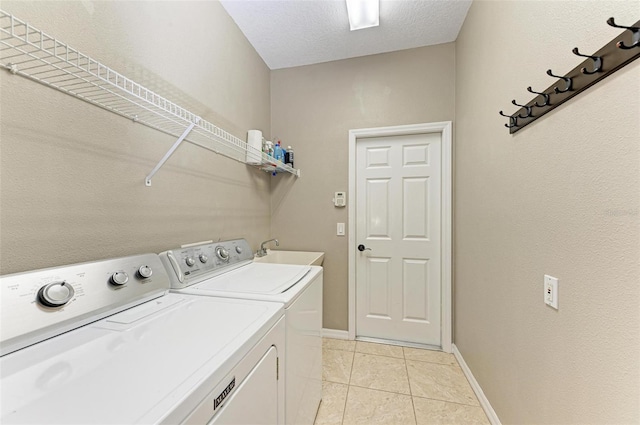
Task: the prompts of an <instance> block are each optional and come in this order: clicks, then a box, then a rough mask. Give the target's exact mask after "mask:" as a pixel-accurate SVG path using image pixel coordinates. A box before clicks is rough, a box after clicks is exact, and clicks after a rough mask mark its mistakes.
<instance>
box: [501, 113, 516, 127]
mask: <svg viewBox="0 0 640 425" xmlns="http://www.w3.org/2000/svg"><path fill="white" fill-rule="evenodd" d="M498 113H499V114H500V115H502V116H503V117H507V118H509V124H505V125H504V126H505V127H507V128H513V127H517V126H518V117H517V116H516V117H512V116H511V115H507V114H505V113H504V112H502V111H499V112H498Z"/></svg>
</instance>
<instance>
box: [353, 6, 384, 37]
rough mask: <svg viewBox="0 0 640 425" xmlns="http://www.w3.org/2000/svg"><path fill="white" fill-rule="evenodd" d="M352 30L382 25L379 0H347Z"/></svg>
mask: <svg viewBox="0 0 640 425" xmlns="http://www.w3.org/2000/svg"><path fill="white" fill-rule="evenodd" d="M346 1H347V13H348V14H349V26H350V27H351V31H355V30H361V29H363V28H371V27H377V26H378V25H380V3H379V0H346Z"/></svg>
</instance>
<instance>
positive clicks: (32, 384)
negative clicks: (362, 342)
mask: <svg viewBox="0 0 640 425" xmlns="http://www.w3.org/2000/svg"><path fill="white" fill-rule="evenodd" d="M0 288H1V294H2V298H1V307H2V311H1V319H2V326H1V328H0V356H1V357H0V373H1V381H0V387H1V388H0V405H1V407H0V423H3V424H14V423H15V424H25V423H31V424H44V423H47V424H159V423H166V424H178V423H197V424H205V423H207V424H219V425H221V424H249V423H250V424H265V425H266V424H269V425H271V424H274V423H278V424H284V379H283V378H282V377H281V376H279V375H280V372H279V368H280V366H279V365H280V363H283V361H284V351H285V350H284V345H285V329H284V317H283V314H284V309H283V306H282V305H278V304H275V303H268V302H260V301H246V300H234V299H223V298H205V297H198V296H193V295H186V294H174V293H169V292H168V289H169V278H168V275H167V273H166V270H165V268H164V266H163V265H162V263H161V261H160V258H159V257H158V255H156V254H144V255H138V256H132V257H126V258H119V259H113V260H105V261H99V262H92V263H83V264H75V265H70V266H64V267H57V268H50V269H43V270H38V271H33V272H26V273H19V274H13V275H7V276H2V277H0Z"/></svg>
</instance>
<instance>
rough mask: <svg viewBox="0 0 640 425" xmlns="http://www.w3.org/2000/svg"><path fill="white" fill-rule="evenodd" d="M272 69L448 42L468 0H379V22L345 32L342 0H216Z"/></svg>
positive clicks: (469, 4)
mask: <svg viewBox="0 0 640 425" xmlns="http://www.w3.org/2000/svg"><path fill="white" fill-rule="evenodd" d="M221 3H222V5H223V6H224V8H225V9H226V10H227V12H228V13H229V15H231V17H232V18H233V20H234V21H235V22H236V24H238V27H240V29H241V30H242V32H243V33H244V35H245V36H246V37H247V39H248V40H249V42H250V43H251V44H252V45H253V47H254V48H255V49H256V51H257V52H258V54H260V56H261V57H262V59H263V60H264V61H265V63H266V64H267V66H268V67H269V68H271V69H279V68H289V67H293V66H300V65H309V64H313V63H319V62H328V61H333V60H338V59H346V58H352V57H357V56H365V55H372V54H376V53H383V52H391V51H395V50H403V49H410V48H413V47H421V46H428V45H432V44H440V43H448V42H451V41H454V40H455V39H456V37H457V36H458V32H459V31H460V27H461V26H462V23H463V22H464V18H465V16H466V14H467V11H468V10H469V6H471V0H437V1H436V0H380V26H379V27H374V28H367V29H363V30H358V31H349V19H348V17H347V5H346V3H345V1H344V0H221Z"/></svg>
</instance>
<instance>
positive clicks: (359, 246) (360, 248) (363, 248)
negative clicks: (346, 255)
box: [358, 244, 371, 252]
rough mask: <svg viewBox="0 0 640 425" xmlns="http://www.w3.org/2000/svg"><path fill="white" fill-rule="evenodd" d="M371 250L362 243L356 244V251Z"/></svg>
mask: <svg viewBox="0 0 640 425" xmlns="http://www.w3.org/2000/svg"><path fill="white" fill-rule="evenodd" d="M365 250H366V251H371V248H365V246H364V245H362V244H360V245H358V251H360V252H362V251H365Z"/></svg>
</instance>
